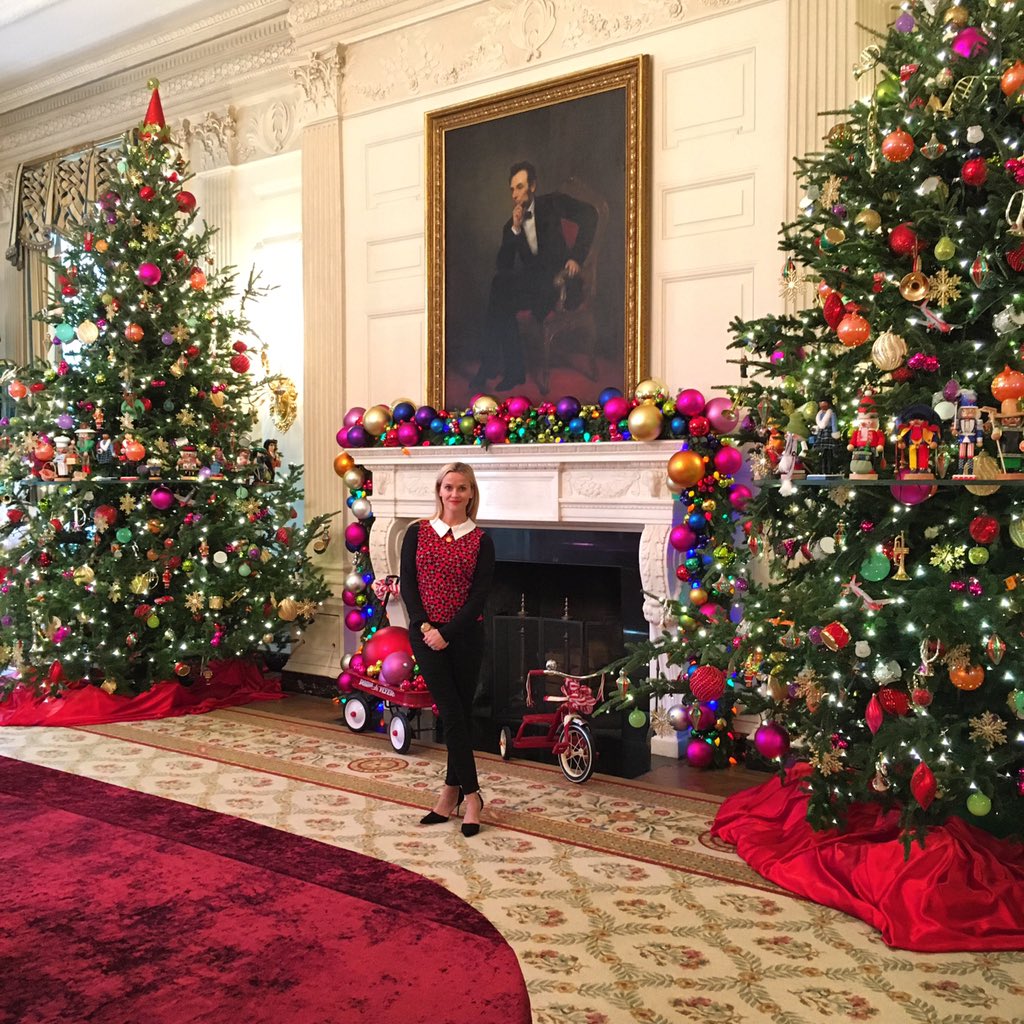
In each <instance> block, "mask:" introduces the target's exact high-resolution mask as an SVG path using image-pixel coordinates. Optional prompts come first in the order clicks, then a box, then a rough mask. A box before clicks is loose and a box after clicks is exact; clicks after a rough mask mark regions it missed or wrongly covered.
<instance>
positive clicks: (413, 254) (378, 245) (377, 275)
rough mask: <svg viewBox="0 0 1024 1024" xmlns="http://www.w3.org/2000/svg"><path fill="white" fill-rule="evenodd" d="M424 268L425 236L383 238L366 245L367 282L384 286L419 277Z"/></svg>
mask: <svg viewBox="0 0 1024 1024" xmlns="http://www.w3.org/2000/svg"><path fill="white" fill-rule="evenodd" d="M423 272H424V268H423V236H422V235H410V236H408V237H406V238H382V239H379V240H376V241H370V242H367V244H366V281H367V283H368V284H382V283H385V282H388V281H395V280H398V279H400V278H408V277H419V276H420V275H422V274H423Z"/></svg>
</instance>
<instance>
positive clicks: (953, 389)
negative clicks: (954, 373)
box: [942, 380, 960, 402]
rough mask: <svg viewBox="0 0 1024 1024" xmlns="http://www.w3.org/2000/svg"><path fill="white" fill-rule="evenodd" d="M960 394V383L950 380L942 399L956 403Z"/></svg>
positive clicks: (943, 390) (943, 391)
mask: <svg viewBox="0 0 1024 1024" xmlns="http://www.w3.org/2000/svg"><path fill="white" fill-rule="evenodd" d="M959 394H960V381H958V380H949V381H946V384H945V386H944V387H943V389H942V397H943V398H944V399H945V400H946V401H947V402H955V401H956V396H957V395H959Z"/></svg>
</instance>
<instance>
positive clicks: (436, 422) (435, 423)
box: [430, 416, 444, 434]
mask: <svg viewBox="0 0 1024 1024" xmlns="http://www.w3.org/2000/svg"><path fill="white" fill-rule="evenodd" d="M430 429H431V430H432V431H433V432H434V433H435V434H443V433H444V420H443V419H441V417H440V416H435V417H434V418H433V419H432V420H431V421H430Z"/></svg>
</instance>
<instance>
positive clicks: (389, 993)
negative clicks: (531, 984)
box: [0, 758, 530, 1024]
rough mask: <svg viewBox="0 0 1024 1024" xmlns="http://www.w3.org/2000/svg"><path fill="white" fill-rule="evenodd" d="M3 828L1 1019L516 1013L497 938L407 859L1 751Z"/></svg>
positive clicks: (382, 1023)
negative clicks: (366, 852)
mask: <svg viewBox="0 0 1024 1024" xmlns="http://www.w3.org/2000/svg"><path fill="white" fill-rule="evenodd" d="M414 817H415V811H413V810H410V820H412V819H413V818H414ZM0 830H2V831H0V835H2V836H3V841H2V845H0V871H2V872H3V878H4V880H5V883H6V887H5V891H4V897H3V927H2V929H0V964H2V965H3V978H2V981H0V1022H3V1024H44V1022H45V1024H57V1022H70V1021H74V1022H76V1024H78V1022H89V1024H126V1022H131V1024H135V1022H142V1021H146V1022H147V1024H211V1022H212V1024H243V1022H244V1024H420V1022H423V1024H427V1022H430V1024H470V1022H472V1024H494V1022H496V1021H501V1022H503V1024H505V1022H508V1024H529V1021H530V1006H529V998H528V996H527V993H526V987H525V984H524V982H523V977H522V973H521V971H520V969H519V964H518V961H517V960H516V957H515V954H514V953H513V952H512V950H511V949H510V948H509V946H508V945H507V943H506V942H505V940H504V939H503V938H502V937H501V936H500V935H499V934H498V932H497V931H496V930H495V928H494V927H493V926H492V925H491V924H490V923H489V922H488V921H487V920H486V919H485V918H484V917H483V916H482V915H481V914H480V913H478V912H477V911H476V910H474V909H473V908H472V907H470V906H469V905H468V904H466V903H465V902H463V901H462V900H461V899H459V898H458V897H457V896H454V895H452V894H451V893H449V892H448V891H446V890H445V889H442V888H441V887H440V886H438V885H436V884H435V883H433V882H431V881H429V880H427V879H425V878H423V877H421V876H419V875H416V874H413V873H412V872H410V871H406V870H404V869H402V868H397V867H393V866H392V865H389V864H385V863H383V862H381V861H378V860H374V859H373V858H370V857H365V856H362V855H361V854H358V853H352V852H349V851H347V850H341V849H337V848H335V847H331V846H326V845H324V844H322V843H317V842H313V841H312V840H309V839H303V838H301V837H298V836H293V835H290V834H288V833H285V832H278V831H275V830H274V829H270V828H266V827H264V826H262V825H256V824H253V823H251V822H247V821H241V820H239V819H237V818H231V817H227V816H226V815H222V814H215V813H213V812H210V811H204V810H200V809H198V808H194V807H188V806H186V805H184V804H178V803H175V802H173V801H170V800H164V799H161V798H160V797H153V796H146V795H144V794H140V793H135V792H132V791H131V790H127V789H121V788H120V787H117V786H109V785H106V784H105V783H102V782H95V781H93V780H91V779H84V778H80V777H78V776H74V775H69V774H66V773H64V772H58V771H53V770H52V769H49V768H40V767H37V766H35V765H31V764H25V763H23V762H20V761H12V760H8V759H7V758H0Z"/></svg>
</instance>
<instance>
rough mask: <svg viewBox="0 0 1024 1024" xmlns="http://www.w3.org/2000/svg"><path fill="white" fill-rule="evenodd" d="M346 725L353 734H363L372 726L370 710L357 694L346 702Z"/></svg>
mask: <svg viewBox="0 0 1024 1024" xmlns="http://www.w3.org/2000/svg"><path fill="white" fill-rule="evenodd" d="M345 724H346V725H347V726H348V727H349V728H350V729H351V730H352V731H353V732H362V731H363V730H364V729H365V728H366V727H367V726H368V725H369V724H370V709H369V707H368V706H367V703H366V700H365V699H364V698H363V697H360V696H359V694H357V693H354V694H352V695H351V696H350V697H349V699H348V700H347V701H345Z"/></svg>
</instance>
